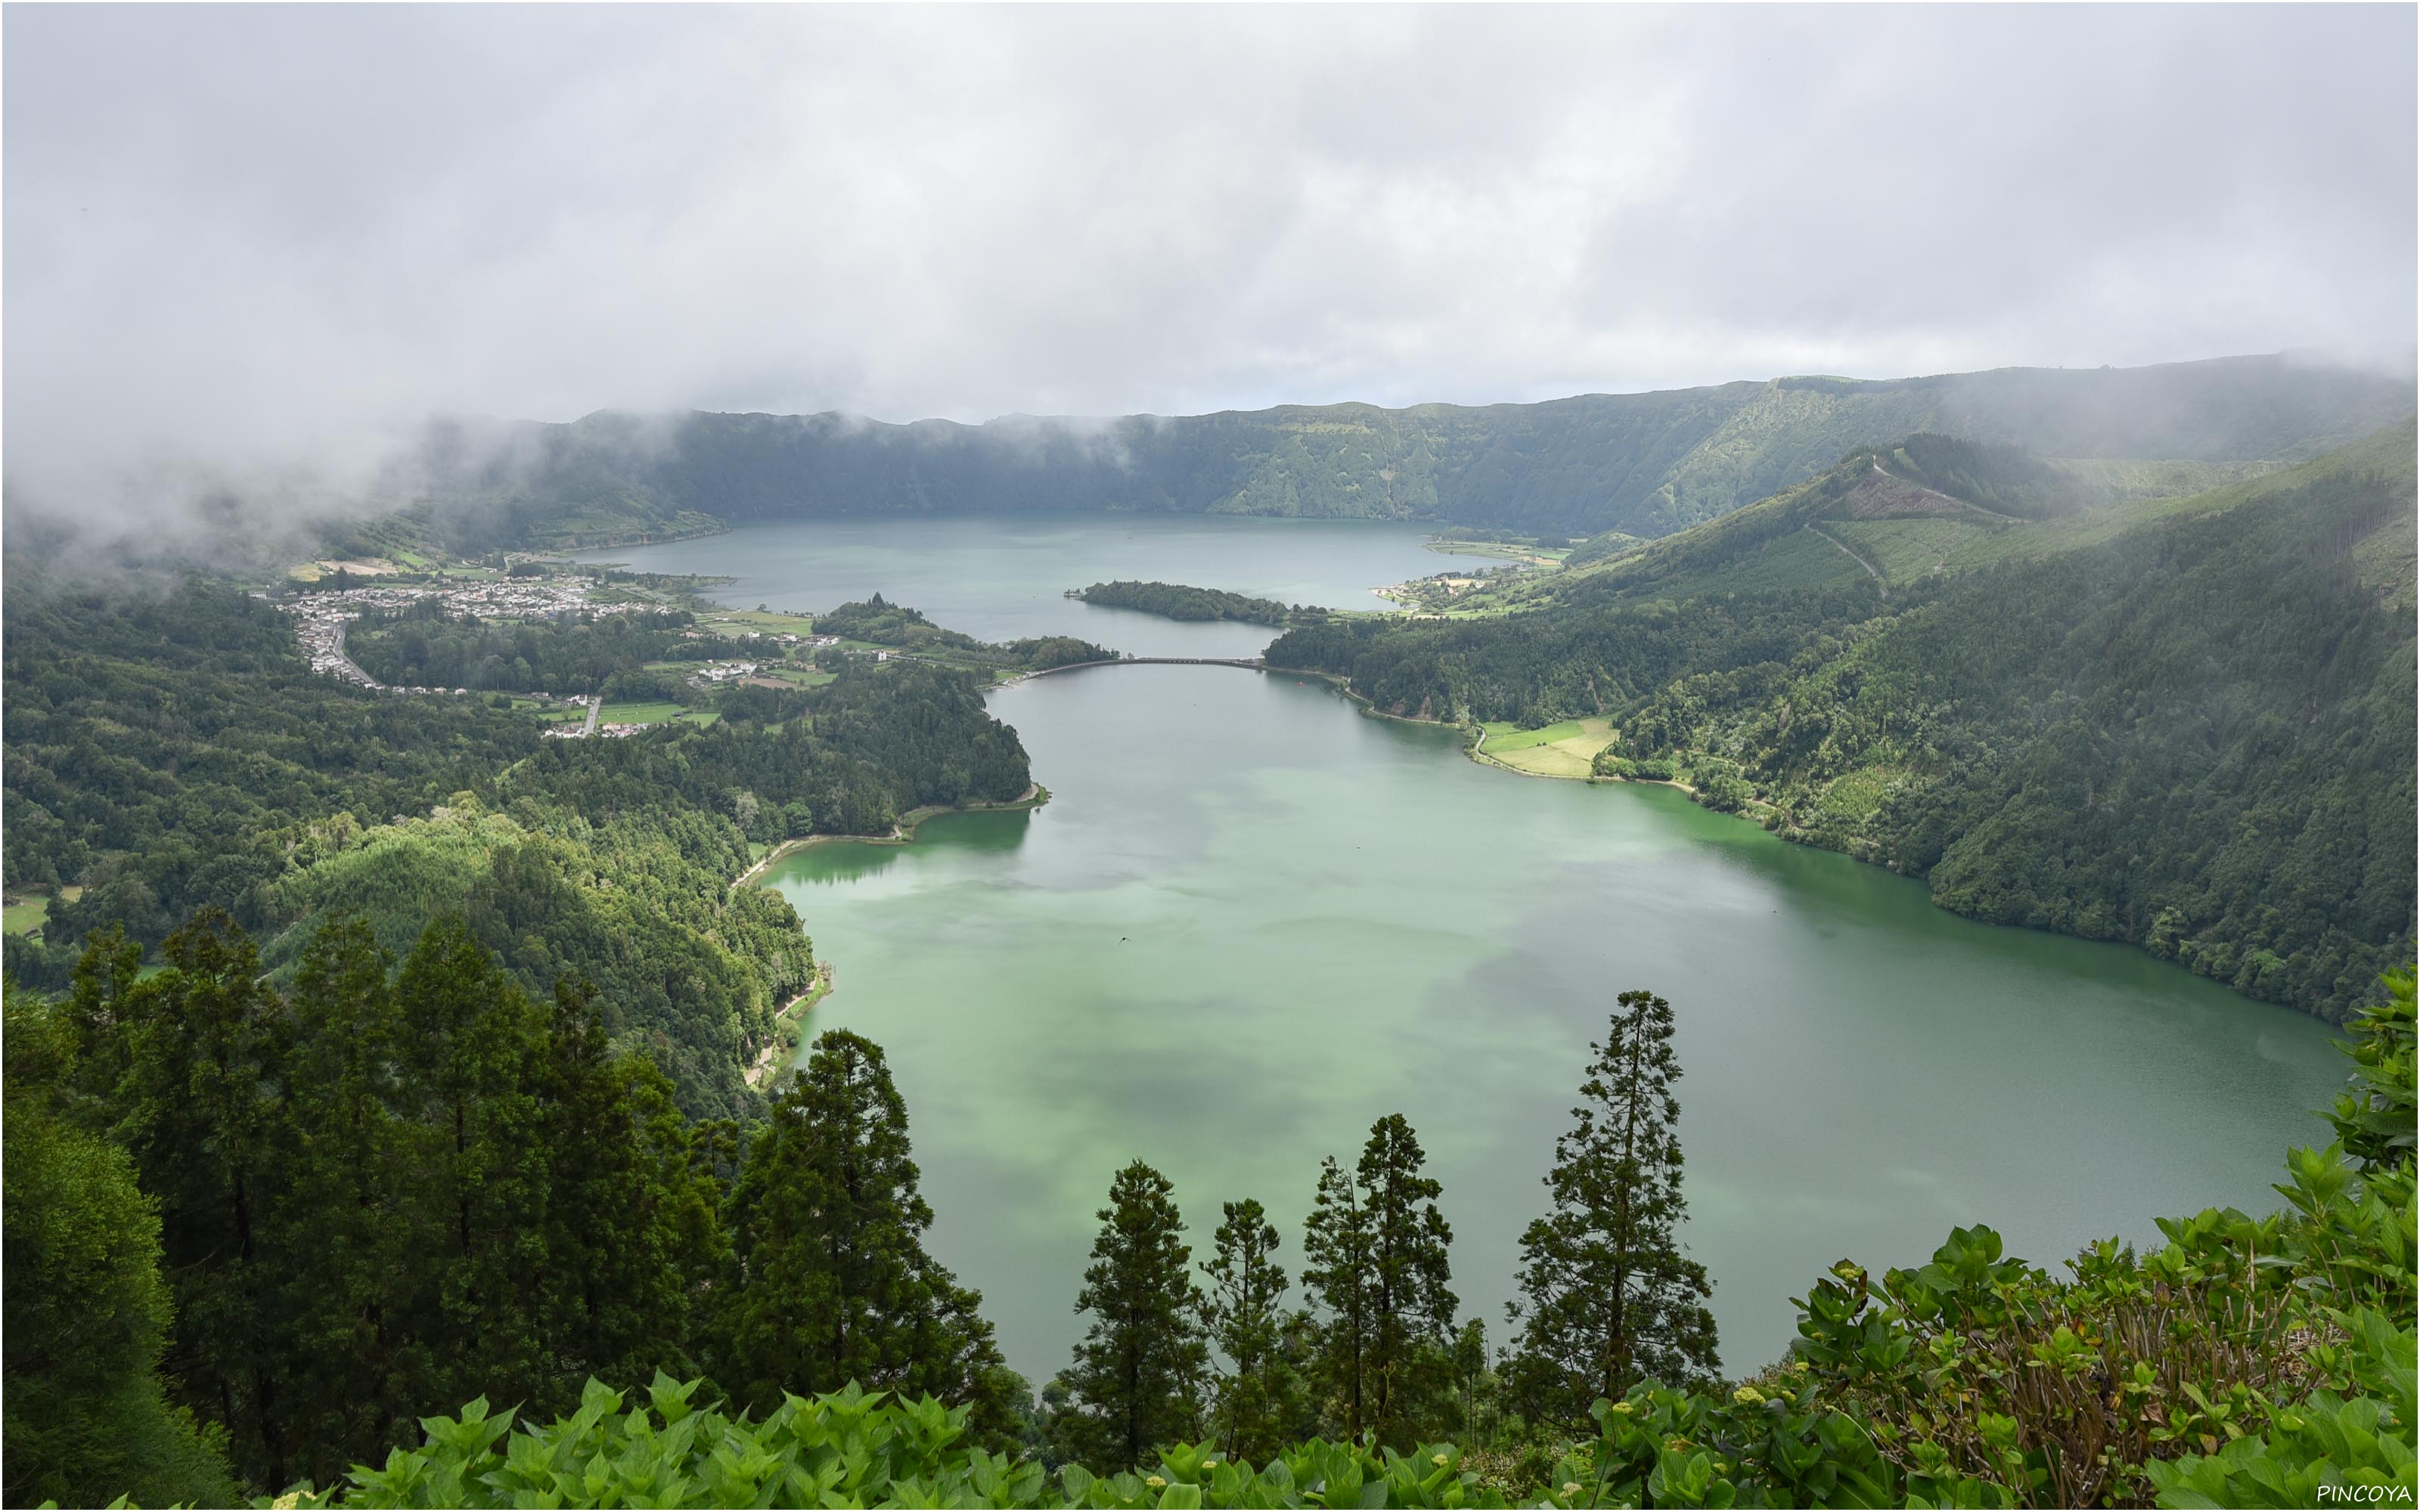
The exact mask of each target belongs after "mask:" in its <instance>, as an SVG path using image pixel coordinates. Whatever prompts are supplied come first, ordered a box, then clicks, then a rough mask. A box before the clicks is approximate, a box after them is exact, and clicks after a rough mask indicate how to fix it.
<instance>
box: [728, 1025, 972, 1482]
mask: <svg viewBox="0 0 2420 1512" xmlns="http://www.w3.org/2000/svg"><path fill="white" fill-rule="evenodd" d="M726 1211H727V1212H728V1214H729V1221H730V1228H731V1242H732V1265H733V1268H734V1273H735V1276H736V1284H735V1285H733V1286H731V1287H730V1288H727V1293H728V1296H729V1302H728V1303H727V1304H726V1308H727V1310H726V1313H725V1316H724V1319H723V1323H722V1327H721V1336H722V1339H723V1349H724V1350H725V1356H726V1357H725V1359H724V1361H723V1368H722V1371H721V1374H722V1376H723V1377H724V1379H725V1381H726V1382H727V1383H728V1384H729V1385H730V1386H731V1387H732V1389H733V1391H734V1394H735V1396H737V1399H738V1400H739V1401H741V1402H742V1403H746V1404H751V1405H752V1406H754V1407H756V1408H759V1409H767V1408H770V1407H773V1406H776V1405H779V1403H780V1402H781V1400H782V1393H783V1391H791V1392H797V1393H799V1394H800V1395H810V1394H813V1393H816V1392H826V1391H837V1390H839V1389H840V1388H841V1387H842V1386H844V1385H845V1384H847V1383H848V1382H849V1381H856V1382H858V1383H859V1384H860V1385H861V1386H863V1387H865V1388H866V1389H868V1390H892V1391H899V1392H903V1393H905V1394H907V1395H909V1396H919V1395H923V1394H925V1393H930V1394H931V1395H933V1396H939V1397H940V1398H942V1399H943V1400H945V1401H949V1402H952V1403H970V1402H971V1403H973V1404H974V1405H975V1406H976V1408H977V1412H976V1414H975V1427H976V1429H977V1431H978V1432H979V1433H987V1434H997V1433H999V1432H1001V1431H1004V1430H1005V1428H1006V1426H1007V1420H1006V1410H1005V1405H1004V1404H1003V1403H1001V1402H1000V1401H998V1400H996V1398H997V1396H998V1392H997V1390H996V1384H997V1372H996V1369H995V1367H997V1366H998V1365H1001V1355H1000V1350H999V1349H998V1347H997V1346H996V1345H995V1344H994V1343H993V1341H992V1333H991V1327H990V1325H989V1324H987V1323H985V1321H984V1320H983V1319H982V1318H981V1317H980V1316H979V1315H978V1314H977V1312H976V1307H977V1305H978V1304H979V1303H980V1302H981V1300H982V1299H981V1298H980V1297H979V1296H978V1295H977V1294H975V1293H974V1292H971V1291H969V1290H967V1289H966V1288H962V1287H960V1286H959V1285H958V1284H957V1280H956V1278H955V1277H954V1276H953V1275H952V1274H951V1273H950V1272H949V1271H948V1270H947V1269H946V1268H945V1267H943V1266H942V1265H940V1264H939V1262H937V1261H936V1260H934V1259H933V1258H932V1257H931V1256H929V1255H927V1254H925V1253H924V1246H923V1234H924V1230H925V1229H926V1228H928V1227H931V1225H932V1222H933V1211H932V1209H931V1208H929V1207H928V1206H926V1205H925V1202H924V1199H923V1196H920V1195H919V1194H918V1192H917V1169H916V1163H915V1162H914V1161H913V1160H911V1159H909V1158H908V1140H907V1103H906V1102H905V1101H904V1100H903V1099H902V1098H901V1097H900V1095H899V1091H898V1088H896V1087H895V1086H894V1085H893V1084H892V1079H891V1071H890V1068H889V1067H888V1065H886V1064H885V1063H884V1060H883V1056H882V1050H881V1047H880V1046H878V1045H876V1044H875V1043H873V1042H872V1041H868V1040H865V1039H863V1038H861V1037H860V1036H858V1035H855V1034H851V1033H849V1032H847V1031H846V1030H843V1029H835V1030H833V1031H831V1032H830V1033H828V1034H826V1035H824V1036H823V1037H822V1038H821V1039H820V1040H818V1041H815V1049H814V1055H813V1056H812V1057H809V1059H808V1062H807V1066H806V1069H805V1070H804V1071H803V1072H800V1073H799V1076H798V1077H797V1078H796V1079H795V1080H794V1081H793V1082H792V1083H791V1084H790V1087H789V1088H788V1089H787V1090H786V1091H785V1092H784V1093H783V1095H782V1096H781V1097H780V1098H779V1099H777V1100H776V1101H775V1103H774V1104H773V1107H772V1110H771V1117H770V1119H768V1122H767V1124H766V1126H765V1127H764V1128H763V1129H762V1130H760V1131H759V1132H758V1133H757V1134H756V1136H755V1138H754V1140H753V1142H752V1144H751V1145H750V1147H749V1150H748V1157H747V1162H746V1165H744V1167H743V1168H742V1170H741V1173H740V1177H739V1180H738V1181H737V1184H736V1185H735V1186H734V1187H733V1189H732V1192H731V1195H730V1198H729V1200H728V1202H727V1204H726Z"/></svg>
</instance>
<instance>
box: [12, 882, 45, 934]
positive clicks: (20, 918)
mask: <svg viewBox="0 0 2420 1512" xmlns="http://www.w3.org/2000/svg"><path fill="white" fill-rule="evenodd" d="M50 917H51V900H50V899H49V898H48V897H46V896H44V895H43V894H41V893H39V892H37V893H30V894H28V895H26V897H25V898H24V899H23V900H22V901H21V902H18V903H9V904H7V905H6V906H4V907H0V934H31V933H34V931H36V930H38V929H40V928H41V927H42V920H44V919H46V918H50Z"/></svg>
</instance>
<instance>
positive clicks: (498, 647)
mask: <svg viewBox="0 0 2420 1512" xmlns="http://www.w3.org/2000/svg"><path fill="white" fill-rule="evenodd" d="M696 625H697V616H696V615H694V614H691V613H690V612H689V611H688V610H686V609H659V610H654V611H649V612H644V613H621V614H596V615H590V616H586V617H583V618H581V619H577V620H572V621H569V622H565V623H540V622H535V621H524V622H520V623H517V624H490V623H485V622H482V621H480V620H478V619H476V618H474V617H471V616H464V615H449V614H447V613H445V612H444V611H443V609H442V606H441V605H439V604H437V603H436V602H434V601H432V600H427V599H424V600H422V601H421V602H420V603H418V604H415V605H413V606H411V608H409V609H396V610H385V609H371V610H369V611H368V612H366V613H365V614H363V615H362V616H361V618H359V619H357V620H355V621H354V622H353V623H352V624H351V625H349V626H348V627H347V629H346V632H345V652H346V655H348V656H351V657H352V659H353V661H354V662H355V663H356V664H357V665H358V666H360V668H361V669H362V671H365V672H367V673H369V674H370V675H371V676H372V677H375V678H377V679H378V680H379V681H380V682H381V683H387V684H391V685H395V686H397V687H467V688H469V689H471V690H472V691H473V692H474V693H476V692H486V691H489V690H490V689H495V688H503V689H505V690H507V691H511V692H516V693H560V694H566V695H572V696H584V695H589V694H595V693H599V692H602V691H604V689H605V687H606V685H607V684H608V683H609V682H612V681H613V679H614V678H616V677H621V678H625V679H628V678H632V677H635V676H637V675H639V674H640V673H642V672H643V671H644V668H645V665H646V664H647V663H648V662H651V661H699V662H703V661H713V660H716V659H718V658H733V659H737V658H748V659H762V658H764V657H766V656H768V655H770V654H771V653H769V652H768V650H767V648H766V646H765V645H764V644H763V643H762V642H757V641H748V640H734V639H730V638H727V637H724V636H720V635H710V634H705V633H702V632H697V631H696Z"/></svg>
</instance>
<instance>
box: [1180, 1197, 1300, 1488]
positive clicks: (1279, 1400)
mask: <svg viewBox="0 0 2420 1512" xmlns="http://www.w3.org/2000/svg"><path fill="white" fill-rule="evenodd" d="M1224 1217H1225V1220H1226V1221H1225V1222H1223V1223H1221V1224H1220V1225H1219V1226H1218V1234H1217V1235H1216V1237H1215V1238H1214V1239H1213V1241H1212V1243H1213V1246H1214V1254H1213V1257H1212V1258H1210V1259H1208V1260H1205V1261H1203V1262H1202V1277H1203V1279H1205V1280H1206V1281H1207V1282H1208V1283H1209V1285H1208V1287H1207V1288H1204V1291H1203V1298H1204V1300H1203V1303H1202V1323H1203V1325H1204V1327H1205V1328H1206V1329H1207V1331H1208V1333H1209V1335H1210V1343H1211V1344H1212V1346H1213V1347H1214V1348H1216V1349H1217V1350H1218V1352H1219V1353H1220V1354H1222V1355H1224V1356H1225V1357H1226V1361H1227V1366H1228V1370H1227V1373H1226V1374H1225V1375H1224V1376H1222V1377H1221V1378H1220V1379H1219V1381H1218V1445H1219V1447H1220V1448H1222V1449H1224V1450H1225V1451H1226V1452H1227V1456H1228V1458H1232V1459H1242V1460H1246V1461H1249V1462H1252V1463H1258V1462H1260V1461H1262V1460H1264V1459H1266V1458H1269V1456H1270V1455H1271V1454H1273V1453H1275V1452H1276V1450H1277V1449H1278V1448H1279V1447H1280V1445H1281V1444H1282V1443H1284V1442H1285V1441H1286V1440H1287V1439H1289V1438H1291V1437H1293V1436H1294V1434H1293V1431H1292V1430H1293V1429H1294V1428H1295V1427H1296V1419H1297V1418H1298V1416H1299V1415H1300V1412H1301V1396H1302V1391H1301V1380H1300V1376H1299V1373H1298V1372H1297V1371H1296V1370H1295V1367H1294V1362H1293V1361H1292V1360H1291V1359H1290V1358H1289V1357H1288V1356H1287V1353H1286V1350H1285V1344H1286V1338H1285V1326H1286V1316H1285V1312H1284V1309H1283V1307H1282V1303H1283V1301H1284V1298H1285V1293H1286V1287H1287V1278H1286V1273H1285V1268H1284V1267H1283V1266H1280V1265H1279V1264H1278V1263H1277V1261H1276V1259H1275V1258H1274V1257H1275V1256H1276V1254H1277V1251H1278V1246H1279V1244H1280V1242H1281V1241H1280V1239H1279V1237H1278V1229H1277V1226H1276V1225H1275V1224H1272V1223H1270V1222H1269V1220H1268V1214H1267V1213H1266V1212H1264V1211H1263V1210H1262V1208H1261V1205H1260V1204H1259V1203H1258V1202H1255V1201H1253V1200H1252V1199H1251V1198H1249V1197H1247V1198H1245V1199H1244V1200H1243V1201H1241V1202H1230V1203H1228V1204H1227V1205H1226V1208H1225V1211H1224Z"/></svg>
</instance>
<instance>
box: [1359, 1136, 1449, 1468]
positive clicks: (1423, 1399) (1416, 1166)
mask: <svg viewBox="0 0 2420 1512" xmlns="http://www.w3.org/2000/svg"><path fill="white" fill-rule="evenodd" d="M1426 1163H1427V1156H1426V1155H1424V1154H1423V1153H1422V1152H1421V1150H1420V1142H1419V1138H1418V1137H1417V1136H1416V1135H1414V1134H1413V1133H1412V1126H1411V1125H1410V1124H1409V1123H1408V1122H1406V1121H1404V1116H1403V1115H1402V1114H1400V1113H1394V1114H1389V1115H1388V1116H1387V1117H1386V1118H1383V1119H1379V1120H1378V1122H1377V1123H1376V1124H1375V1125H1374V1126H1373V1128H1372V1129H1371V1131H1370V1143H1369V1144H1368V1145H1367V1146H1366V1147H1364V1148H1363V1149H1362V1151H1361V1165H1360V1169H1359V1171H1358V1172H1357V1175H1358V1176H1359V1178H1360V1182H1361V1190H1362V1192H1363V1194H1364V1200H1365V1201H1366V1203H1367V1205H1368V1208H1369V1214H1370V1304H1369V1309H1368V1311H1369V1319H1370V1340H1369V1348H1368V1350H1367V1352H1366V1354H1365V1364H1366V1365H1367V1367H1368V1369H1369V1372H1370V1386H1369V1388H1368V1392H1367V1396H1368V1399H1369V1403H1370V1427H1372V1429H1373V1430H1374V1431H1375V1432H1376V1433H1377V1435H1378V1442H1379V1443H1384V1444H1389V1445H1396V1446H1400V1447H1403V1448H1406V1449H1408V1448H1410V1447H1412V1446H1413V1445H1414V1444H1416V1443H1419V1440H1420V1439H1421V1437H1423V1436H1425V1435H1428V1434H1430V1433H1432V1432H1434V1430H1435V1427H1436V1426H1437V1414H1436V1412H1435V1410H1434V1409H1435V1399H1436V1398H1437V1397H1438V1396H1440V1395H1441V1388H1443V1387H1444V1386H1445V1385H1446V1384H1447V1382H1448V1381H1449V1380H1450V1365H1449V1361H1448V1359H1447V1350H1449V1349H1450V1347H1451V1342H1452V1335H1453V1317H1454V1312H1455V1309H1456V1307H1457V1306H1458V1305H1459V1303H1458V1301H1457V1300H1456V1298H1455V1297H1454V1294H1453V1293H1452V1291H1450V1289H1448V1288H1447V1286H1446V1283H1447V1282H1448V1281H1449V1280H1450V1278H1451V1275H1452V1270H1451V1267H1450V1264H1449V1263H1448V1259H1447V1246H1448V1245H1449V1244H1450V1242H1452V1239H1453V1232H1452V1230H1451V1229H1450V1227H1447V1225H1446V1221H1445V1217H1444V1215H1443V1214H1441V1213H1439V1212H1438V1211H1437V1209H1436V1200H1435V1199H1436V1197H1437V1196H1438V1194H1439V1193H1440V1192H1441V1191H1442V1190H1443V1189H1442V1188H1441V1187H1440V1186H1439V1185H1438V1183H1437V1181H1436V1180H1435V1179H1434V1178H1432V1177H1426V1176H1422V1175H1421V1174H1420V1167H1421V1166H1422V1165H1425V1164H1426Z"/></svg>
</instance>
